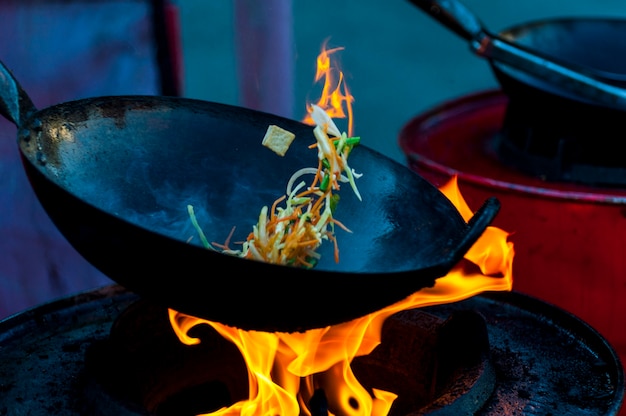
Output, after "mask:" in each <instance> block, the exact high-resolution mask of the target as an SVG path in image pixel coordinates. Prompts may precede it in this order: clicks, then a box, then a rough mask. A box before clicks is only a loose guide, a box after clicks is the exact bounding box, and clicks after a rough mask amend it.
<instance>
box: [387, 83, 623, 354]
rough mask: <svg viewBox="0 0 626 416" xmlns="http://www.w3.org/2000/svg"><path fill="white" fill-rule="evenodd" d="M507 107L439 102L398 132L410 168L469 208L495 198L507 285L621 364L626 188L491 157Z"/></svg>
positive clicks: (497, 95)
mask: <svg viewBox="0 0 626 416" xmlns="http://www.w3.org/2000/svg"><path fill="white" fill-rule="evenodd" d="M508 103H509V100H508V98H507V96H506V95H505V94H504V93H503V91H501V90H498V89H495V90H485V91H479V92H476V93H472V94H469V95H467V96H463V97H459V98H456V99H454V100H450V101H447V102H444V103H441V104H439V105H437V106H435V107H433V108H432V109H430V110H429V111H427V112H424V113H422V114H420V115H418V116H417V117H415V118H413V119H412V120H410V121H409V122H407V124H406V125H405V126H404V127H403V129H402V130H401V132H400V136H399V143H400V147H401V148H402V150H403V152H404V153H405V154H406V156H407V160H408V163H409V165H410V167H411V168H412V169H413V170H415V171H416V172H417V173H419V174H420V175H422V176H423V177H424V178H426V179H427V180H428V181H430V182H431V183H433V184H434V185H436V186H441V185H443V184H444V183H445V182H447V181H449V180H450V179H451V178H452V177H453V176H456V178H457V180H458V186H459V188H460V190H461V192H462V194H463V197H464V199H465V200H466V201H467V203H468V205H469V206H470V207H472V208H475V207H477V206H479V204H480V203H481V201H482V200H483V198H485V196H496V197H497V198H498V200H499V201H500V202H501V209H500V212H499V213H498V216H497V217H496V218H495V220H494V222H493V225H494V226H496V227H499V228H501V229H503V230H505V231H507V232H509V233H511V236H510V241H512V242H513V244H514V245H515V262H514V264H513V278H514V283H513V287H514V288H515V290H516V291H518V292H521V293H525V294H529V295H531V296H534V297H537V298H539V299H541V300H543V301H546V302H549V303H551V304H554V305H556V306H557V307H560V308H563V309H565V310H567V311H569V312H571V313H573V314H575V315H576V316H578V317H579V318H581V319H582V320H584V321H585V322H587V323H589V324H590V325H591V326H593V328H594V329H596V330H597V331H598V332H599V333H600V334H602V336H604V337H606V339H607V340H608V341H609V342H610V343H611V345H612V346H613V347H614V348H615V349H616V350H617V351H618V352H619V354H620V357H621V361H622V362H626V331H624V322H623V319H620V318H618V317H622V316H625V315H626V303H624V302H623V301H622V298H623V297H624V295H625V292H624V289H626V288H625V287H624V273H625V268H624V262H623V261H622V259H623V257H624V253H625V252H624V247H625V246H624V235H626V218H625V216H624V213H625V212H626V188H622V189H620V188H617V187H598V186H592V185H589V184H581V183H571V182H561V181H548V180H545V179H542V178H538V177H536V176H534V175H530V174H527V173H525V172H523V171H521V170H520V169H518V168H517V166H516V165H511V164H509V163H506V161H504V160H503V159H502V158H501V157H500V154H499V152H498V147H499V146H500V144H499V142H500V141H501V140H502V129H503V128H504V125H505V119H506V116H507V108H508Z"/></svg>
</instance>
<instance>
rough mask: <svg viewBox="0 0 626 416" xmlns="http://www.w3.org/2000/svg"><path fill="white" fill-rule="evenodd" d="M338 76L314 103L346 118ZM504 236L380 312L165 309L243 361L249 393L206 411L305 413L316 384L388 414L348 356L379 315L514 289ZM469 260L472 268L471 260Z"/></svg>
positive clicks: (369, 414) (460, 203) (347, 99)
mask: <svg viewBox="0 0 626 416" xmlns="http://www.w3.org/2000/svg"><path fill="white" fill-rule="evenodd" d="M340 49H341V48H335V49H331V50H326V49H325V48H324V49H323V50H322V53H321V54H320V56H319V57H318V74H317V75H316V81H317V80H319V79H321V78H324V77H325V78H326V84H328V83H329V82H332V80H333V79H334V78H332V77H331V76H330V75H329V74H330V72H331V68H332V65H330V60H329V57H330V55H331V54H332V53H334V52H336V51H338V50H340ZM336 82H337V85H338V86H337V87H336V88H334V89H332V87H330V86H328V85H325V87H324V89H323V91H322V98H321V99H320V101H319V103H318V105H320V107H322V108H324V109H325V110H327V111H328V109H329V108H336V110H334V112H330V111H329V114H331V115H332V116H333V117H341V116H339V115H342V116H343V117H345V116H346V112H344V111H343V110H341V107H342V103H343V104H345V105H346V106H347V108H348V110H347V114H348V117H349V118H351V116H352V110H351V107H350V104H351V102H352V97H351V96H350V95H349V93H348V90H347V88H346V87H345V82H344V79H343V75H342V73H341V72H339V77H338V79H337V80H336ZM341 86H343V87H344V89H343V91H344V92H343V93H342V92H341V88H340V87H341ZM336 105H337V107H334V106H336ZM351 125H352V124H351V123H350V126H351ZM440 189H441V191H442V193H444V195H446V197H447V198H448V199H449V200H450V201H452V203H453V204H454V205H455V206H456V207H457V209H458V210H459V212H460V213H461V215H462V216H463V218H464V219H465V220H466V221H467V220H468V219H469V218H470V217H471V216H472V215H473V213H472V211H471V210H470V208H469V207H468V206H467V204H466V202H465V200H464V199H463V197H462V195H461V193H460V190H459V188H458V184H457V180H456V177H453V178H452V179H451V180H450V181H449V182H448V183H447V184H445V185H444V186H442V187H441V188H440ZM508 236H509V234H508V233H506V232H504V231H503V230H501V229H499V228H496V227H492V226H489V227H487V229H486V231H485V232H484V233H483V235H482V236H481V237H480V238H479V239H478V240H477V241H476V243H475V244H474V245H473V246H472V247H471V248H470V250H469V251H468V252H467V253H466V255H465V259H464V260H463V261H461V262H459V264H458V265H456V266H455V267H454V268H453V269H452V270H451V271H450V273H448V274H447V275H446V276H444V277H441V278H439V279H437V280H436V283H435V285H434V286H433V287H431V288H425V289H421V290H420V291H418V292H416V293H414V294H412V295H411V296H409V297H407V298H406V299H404V300H402V301H400V302H397V303H396V304H393V305H390V306H388V307H386V308H384V309H382V310H380V311H377V312H374V313H371V314H369V315H366V316H363V317H361V318H357V319H355V320H352V321H349V322H344V323H341V324H339V325H333V326H329V327H326V328H319V329H312V330H309V331H305V332H299V333H268V332H261V331H244V330H241V329H238V328H234V327H229V326H226V325H223V324H220V323H217V322H213V321H208V320H205V319H200V318H196V317H193V316H189V315H186V314H183V313H180V312H177V311H174V310H171V309H170V310H169V316H170V322H171V324H172V327H173V328H174V331H175V332H176V334H177V336H178V338H179V339H180V340H181V342H183V343H185V344H188V345H192V344H197V343H199V342H200V340H199V339H197V338H193V337H190V336H189V335H188V333H189V330H190V329H191V328H192V327H194V326H196V325H200V324H206V325H210V326H211V327H213V328H214V329H215V330H216V331H218V332H219V333H220V334H221V335H222V336H223V337H225V338H226V339H228V340H230V341H231V342H232V343H234V344H235V345H236V346H237V347H238V349H239V351H240V352H241V354H242V356H243V358H244V360H245V362H246V365H247V369H248V393H249V396H248V399H247V400H244V401H240V402H237V403H234V404H232V405H231V406H229V407H224V408H222V409H219V410H217V411H215V412H212V413H208V414H207V415H211V416H239V415H250V416H270V415H283V416H291V415H307V416H310V415H311V409H309V403H310V400H311V398H312V397H313V395H314V394H315V392H316V391H317V390H319V389H321V390H323V391H324V393H325V395H326V401H327V403H328V411H329V414H330V415H350V416H361V415H362V416H384V415H387V414H388V413H389V410H390V408H391V405H392V404H393V401H394V400H395V398H396V397H397V395H396V394H395V393H393V392H387V391H384V390H379V389H372V392H371V393H370V392H368V391H367V390H366V389H365V388H364V387H363V386H362V385H361V384H360V383H359V381H358V380H357V379H356V377H355V375H354V374H353V372H352V369H351V367H350V365H351V363H352V360H353V359H354V358H355V357H358V356H363V355H367V354H369V353H370V352H372V351H373V350H374V348H376V346H377V345H379V344H380V343H381V331H382V326H383V323H384V321H385V320H386V319H387V318H388V317H389V316H391V315H393V314H395V313H397V312H400V311H403V310H408V309H413V308H417V307H423V306H428V305H436V304H443V303H450V302H456V301H460V300H462V299H466V298H469V297H471V296H474V295H476V294H478V293H480V292H483V291H509V290H511V289H512V283H513V278H512V262H513V256H514V250H513V244H512V243H511V242H508V241H507V240H508ZM468 264H474V265H475V267H468Z"/></svg>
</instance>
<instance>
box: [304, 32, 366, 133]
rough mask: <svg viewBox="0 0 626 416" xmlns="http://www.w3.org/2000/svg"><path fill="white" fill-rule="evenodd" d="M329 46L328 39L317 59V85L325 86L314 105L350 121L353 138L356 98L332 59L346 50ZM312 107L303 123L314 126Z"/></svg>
mask: <svg viewBox="0 0 626 416" xmlns="http://www.w3.org/2000/svg"><path fill="white" fill-rule="evenodd" d="M327 46H328V39H326V40H325V41H324V43H323V44H322V50H321V52H320V54H319V55H318V57H317V70H316V73H315V83H318V82H322V81H323V86H322V90H321V93H320V98H319V100H318V101H317V102H316V103H313V104H317V105H318V106H319V107H321V108H322V109H324V110H325V111H326V112H327V113H328V115H329V116H330V117H331V118H333V119H335V118H346V119H347V121H348V127H347V131H346V134H347V135H348V137H352V135H353V130H354V124H353V117H352V102H353V101H354V97H353V96H352V94H350V90H349V89H348V85H347V84H346V82H345V79H344V74H343V71H341V70H340V69H339V68H338V66H337V65H336V64H335V62H336V61H335V60H333V59H332V58H333V55H334V54H335V53H337V52H339V51H342V50H343V49H344V48H343V47H337V48H332V49H328V48H327ZM311 107H312V106H311V103H307V112H306V116H305V117H304V119H303V122H304V123H308V124H311V125H313V124H314V122H313V119H311V116H310V113H311Z"/></svg>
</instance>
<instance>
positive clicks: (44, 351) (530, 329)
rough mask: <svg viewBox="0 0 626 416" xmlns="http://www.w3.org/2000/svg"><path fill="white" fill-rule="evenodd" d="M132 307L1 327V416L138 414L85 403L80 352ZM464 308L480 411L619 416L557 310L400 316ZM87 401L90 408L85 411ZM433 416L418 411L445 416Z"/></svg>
mask: <svg viewBox="0 0 626 416" xmlns="http://www.w3.org/2000/svg"><path fill="white" fill-rule="evenodd" d="M137 300H138V298H137V297H136V295H133V294H130V293H129V292H127V291H126V290H125V289H123V288H120V287H119V286H110V287H104V288H102V289H99V290H97V291H92V292H86V293H84V294H81V295H78V296H75V297H70V298H66V299H61V300H59V301H57V302H53V303H50V304H46V305H42V306H40V307H38V308H34V309H32V310H29V311H27V312H24V313H21V314H18V315H15V316H13V317H11V318H8V319H5V320H4V321H1V322H0V351H1V352H2V354H0V392H1V393H2V394H0V414H3V415H4V414H6V415H26V414H28V415H31V416H39V415H41V416H43V415H48V416H50V415H56V414H59V415H64V416H75V415H76V416H78V415H84V414H94V415H116V416H120V415H126V414H128V415H142V414H145V413H144V412H143V411H142V410H141V409H137V408H136V407H134V408H129V407H128V403H126V404H124V403H119V402H115V401H113V400H110V397H108V398H107V400H106V402H105V401H104V400H103V401H102V405H101V406H96V407H97V408H93V395H92V397H91V398H88V397H85V396H86V394H85V392H87V391H90V390H89V389H88V387H89V380H88V379H87V378H86V377H85V353H86V352H87V350H88V349H89V347H90V346H93V345H94V344H96V343H98V342H101V341H103V340H105V339H107V337H109V334H110V329H111V327H112V324H113V321H114V320H115V319H116V318H117V317H118V316H119V315H120V314H121V313H122V311H125V310H126V309H127V308H128V307H129V306H130V305H131V304H133V303H135V302H136V301H137ZM467 310H471V311H473V312H475V313H478V314H481V315H482V316H483V317H484V318H485V322H486V326H487V333H488V337H489V344H490V359H491V364H492V366H493V369H494V371H495V375H496V386H495V390H494V393H493V394H492V395H491V397H490V398H489V399H488V400H487V403H486V405H485V407H483V408H482V410H481V411H480V412H478V413H477V414H479V415H483V416H487V415H501V414H507V415H532V414H558V415H580V414H588V415H615V414H617V411H618V410H619V409H620V407H621V405H622V402H623V395H624V375H623V369H622V367H621V365H620V363H619V360H618V359H617V356H616V355H615V353H614V351H613V350H612V348H611V347H610V346H609V345H608V344H607V343H606V341H605V340H604V339H603V338H602V337H601V336H599V335H598V333H597V332H596V331H595V330H593V329H592V328H591V327H589V326H588V325H587V324H585V323H583V322H582V321H580V320H579V319H577V318H575V317H574V316H573V315H571V314H569V313H567V312H564V311H563V310H561V309H558V308H555V307H554V306H551V305H549V304H546V303H544V302H541V301H538V300H536V299H534V298H531V297H527V296H525V295H521V294H519V293H516V292H512V293H494V294H484V295H479V296H475V297H473V298H470V299H468V300H465V301H462V302H457V303H453V304H447V305H438V306H433V307H428V308H423V309H420V310H414V311H408V312H405V313H404V315H403V317H402V319H409V320H410V319H411V314H413V313H420V311H424V312H427V313H428V314H431V315H432V316H434V317H437V318H440V319H447V318H448V317H449V316H451V315H452V314H453V313H455V312H462V311H467ZM431 324H432V325H434V324H433V323H431ZM468 345H471V342H470V343H465V344H463V345H460V346H459V347H460V348H463V347H467V346H468ZM103 397H104V396H103ZM87 399H90V400H91V406H92V408H90V409H89V412H88V413H85V403H86V401H87ZM431 410H432V411H431V412H430V413H422V414H437V415H440V414H446V413H445V409H444V411H441V409H437V410H433V409H431ZM454 412H455V413H454V414H455V415H458V414H459V413H458V412H459V409H458V408H454Z"/></svg>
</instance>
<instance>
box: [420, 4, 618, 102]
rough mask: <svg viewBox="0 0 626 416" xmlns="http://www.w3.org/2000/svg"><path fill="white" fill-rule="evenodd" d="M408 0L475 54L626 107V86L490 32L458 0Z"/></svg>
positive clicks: (592, 98)
mask: <svg viewBox="0 0 626 416" xmlns="http://www.w3.org/2000/svg"><path fill="white" fill-rule="evenodd" d="M409 1H410V2H411V3H412V4H413V5H415V6H417V7H418V8H420V9H422V10H423V11H425V12H426V13H428V14H429V15H430V16H432V17H433V18H435V19H436V20H437V21H438V22H439V23H441V24H443V25H444V26H445V27H447V28H448V29H450V30H452V31H453V32H455V33H456V34H458V35H460V36H461V37H463V38H464V39H466V40H468V41H469V42H470V47H471V49H472V51H473V52H474V53H476V54H477V55H479V56H481V57H483V58H486V59H489V60H490V61H491V62H494V61H495V62H501V63H504V64H508V65H510V66H511V67H513V68H515V69H519V70H522V71H524V72H526V73H527V74H530V75H532V76H534V77H536V78H539V79H541V80H546V81H547V82H549V83H550V84H552V85H555V86H557V87H559V88H561V89H562V90H563V91H566V92H569V93H572V94H575V95H576V96H578V97H580V98H582V99H584V100H588V101H591V102H592V103H597V104H601V105H604V106H606V107H609V108H617V109H620V110H626V90H624V89H623V88H619V87H617V86H615V85H612V84H610V83H607V82H605V81H604V80H603V79H601V78H599V77H598V76H597V74H592V73H590V72H589V71H587V70H585V69H584V68H581V67H579V66H575V65H572V64H570V63H564V62H558V61H557V60H556V59H554V58H552V57H547V56H544V55H543V54H541V53H539V52H538V51H534V50H530V49H528V48H526V47H524V46H522V45H518V44H515V43H514V42H509V41H507V40H505V39H503V38H502V37H499V36H496V35H494V34H492V33H490V32H489V31H488V30H487V29H486V28H485V27H484V25H483V24H482V22H481V21H480V20H479V19H478V17H477V16H476V15H474V13H472V11H471V10H470V9H468V8H467V7H466V6H465V5H464V4H463V3H462V2H461V1H460V0H409Z"/></svg>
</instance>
